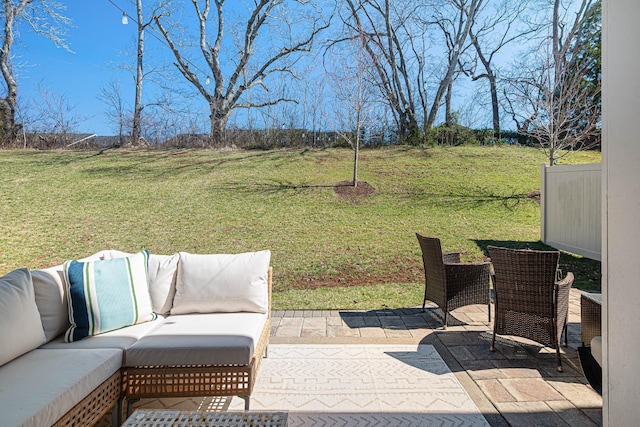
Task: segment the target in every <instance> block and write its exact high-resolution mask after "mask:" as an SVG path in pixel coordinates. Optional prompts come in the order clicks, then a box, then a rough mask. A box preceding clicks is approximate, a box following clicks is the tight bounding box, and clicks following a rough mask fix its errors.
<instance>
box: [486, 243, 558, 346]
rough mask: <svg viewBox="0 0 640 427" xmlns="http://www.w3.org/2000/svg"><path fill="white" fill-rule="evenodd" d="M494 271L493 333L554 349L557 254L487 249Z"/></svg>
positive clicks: (556, 336)
mask: <svg viewBox="0 0 640 427" xmlns="http://www.w3.org/2000/svg"><path fill="white" fill-rule="evenodd" d="M488 252H489V256H490V257H491V262H492V263H493V267H494V271H495V281H494V284H493V286H494V292H495V306H496V316H495V322H496V328H495V332H496V333H498V334H504V335H516V336H521V337H525V338H529V339H532V340H534V341H537V342H539V343H541V344H545V345H548V346H552V347H555V346H556V344H557V343H558V340H559V337H558V335H557V330H556V326H560V325H554V323H555V322H554V319H555V318H556V316H557V314H556V304H555V301H554V299H555V287H554V285H555V281H556V271H557V268H558V261H559V259H560V252H558V251H534V250H520V249H508V248H499V247H495V246H489V247H488Z"/></svg>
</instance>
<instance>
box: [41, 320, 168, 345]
mask: <svg viewBox="0 0 640 427" xmlns="http://www.w3.org/2000/svg"><path fill="white" fill-rule="evenodd" d="M164 320H165V318H164V317H162V316H158V318H157V319H155V320H152V321H150V322H145V323H138V324H137V325H132V326H127V327H126V328H120V329H116V330H115V331H110V332H105V333H104V334H100V335H96V336H93V337H86V338H83V339H81V340H80V341H74V342H66V341H65V340H64V335H59V336H58V337H57V338H55V339H54V340H51V341H49V342H48V343H46V344H45V345H43V346H42V347H40V348H42V349H75V348H79V349H96V348H115V349H121V350H124V349H125V348H127V347H129V346H131V345H132V344H133V343H135V342H136V341H137V340H139V339H140V338H142V337H143V336H145V335H146V334H148V333H149V332H151V331H153V330H154V329H155V328H157V327H158V326H160V325H161V324H162V323H163V322H164Z"/></svg>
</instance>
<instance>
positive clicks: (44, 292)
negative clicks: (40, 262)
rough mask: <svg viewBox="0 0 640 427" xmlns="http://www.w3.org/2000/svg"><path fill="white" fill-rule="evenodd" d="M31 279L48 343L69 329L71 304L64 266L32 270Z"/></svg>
mask: <svg viewBox="0 0 640 427" xmlns="http://www.w3.org/2000/svg"><path fill="white" fill-rule="evenodd" d="M31 278H32V280H33V288H34V290H35V294H36V305H37V306H38V311H39V312H40V318H41V319H42V327H43V328H44V335H45V337H46V338H47V342H48V341H51V340H52V339H54V338H55V337H57V336H58V335H60V334H61V333H63V332H64V331H66V330H67V328H68V327H69V304H68V302H67V297H66V291H65V289H66V286H65V285H64V271H63V270H62V265H58V266H55V267H49V268H45V269H43V270H32V271H31Z"/></svg>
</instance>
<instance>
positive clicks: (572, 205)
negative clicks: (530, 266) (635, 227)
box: [540, 163, 602, 260]
mask: <svg viewBox="0 0 640 427" xmlns="http://www.w3.org/2000/svg"><path fill="white" fill-rule="evenodd" d="M541 177H542V183H541V187H540V193H541V194H540V211H541V221H540V240H542V242H543V243H545V244H547V245H549V246H552V247H554V248H557V249H561V250H563V251H567V252H571V253H574V254H578V255H582V256H585V257H587V258H591V259H595V260H600V255H601V245H602V243H601V235H600V234H601V233H600V230H601V223H602V215H601V214H602V207H601V206H602V205H601V203H602V202H601V187H602V184H601V165H600V163H592V164H587V165H569V166H551V167H550V166H548V165H542V167H541Z"/></svg>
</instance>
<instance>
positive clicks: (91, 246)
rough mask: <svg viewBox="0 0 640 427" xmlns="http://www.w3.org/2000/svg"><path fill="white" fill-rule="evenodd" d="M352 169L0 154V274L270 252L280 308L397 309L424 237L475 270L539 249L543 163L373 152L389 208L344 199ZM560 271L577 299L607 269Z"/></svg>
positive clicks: (485, 154)
mask: <svg viewBox="0 0 640 427" xmlns="http://www.w3.org/2000/svg"><path fill="white" fill-rule="evenodd" d="M567 160H568V161H570V162H571V163H589V162H597V161H600V153H596V152H585V153H574V154H572V155H571V156H569V157H568V158H567ZM351 161H352V155H351V152H350V151H347V150H322V151H312V150H287V151H264V152H260V151H255V152H216V151H209V150H196V151H192V150H176V151H124V150H107V151H105V152H103V153H98V152H68V151H46V152H40V151H0V162H1V164H2V168H1V169H0V215H1V217H2V222H1V223H0V273H5V272H7V271H9V270H11V269H13V268H18V267H29V268H40V267H45V266H49V265H55V264H59V263H62V262H63V261H64V260H66V259H69V258H78V257H82V256H85V255H89V254H91V253H94V252H97V251H99V250H102V249H107V248H113V249H119V250H123V251H136V250H139V249H142V248H147V249H149V250H150V251H151V252H153V253H164V254H170V253H174V252H176V251H187V252H193V253H237V252H244V251H253V250H260V249H270V250H271V251H272V265H273V267H274V287H275V293H274V308H280V309H286V308H298V309H304V308H380V307H384V306H388V307H392V308H393V307H403V306H414V305H417V304H419V303H421V302H422V301H421V297H420V294H421V292H422V289H423V280H424V279H423V275H422V265H421V262H422V261H421V258H420V250H419V247H418V244H417V240H416V239H415V233H416V232H420V233H422V234H426V235H432V236H438V237H440V238H441V239H442V242H443V246H444V248H445V250H447V251H458V252H461V253H462V259H463V260H464V261H473V260H481V259H484V258H485V252H484V250H485V248H486V245H487V244H500V243H503V244H509V245H513V246H520V247H526V246H529V247H539V246H538V245H539V238H540V207H539V205H538V204H537V203H536V202H534V201H533V200H531V199H530V198H528V197H527V196H526V194H527V193H528V192H529V191H532V190H538V189H539V188H540V164H541V163H544V161H545V156H544V154H543V153H542V152H540V151H539V150H536V149H532V148H523V147H512V146H500V147H443V148H429V149H421V148H407V147H399V148H388V149H376V150H364V151H362V154H361V157H360V173H359V178H360V180H362V181H367V182H368V183H369V184H371V185H372V186H373V187H375V189H376V193H375V194H374V195H373V196H372V197H370V198H368V199H365V200H361V201H360V202H358V203H352V202H350V201H348V200H345V199H342V198H340V197H339V196H337V195H336V194H335V192H334V190H333V186H334V185H335V184H336V183H337V182H338V181H343V180H348V179H350V178H351V175H352V171H351ZM561 262H562V263H563V270H565V271H574V273H576V286H578V287H581V288H596V289H597V288H599V286H600V265H599V263H597V262H594V261H591V260H586V259H582V258H580V257H573V256H570V255H567V254H563V256H562V261H561ZM311 282H313V283H314V287H317V286H318V284H320V289H314V290H308V289H304V288H305V284H307V283H311ZM328 284H333V285H336V284H337V285H340V286H338V287H335V286H334V287H331V288H327V285H328ZM362 284H366V285H367V286H360V285H362Z"/></svg>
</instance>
